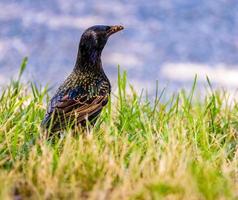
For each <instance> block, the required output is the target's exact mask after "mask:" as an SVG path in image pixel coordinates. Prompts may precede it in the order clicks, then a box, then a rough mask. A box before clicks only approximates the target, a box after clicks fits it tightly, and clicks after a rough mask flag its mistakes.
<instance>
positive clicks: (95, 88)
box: [41, 25, 123, 132]
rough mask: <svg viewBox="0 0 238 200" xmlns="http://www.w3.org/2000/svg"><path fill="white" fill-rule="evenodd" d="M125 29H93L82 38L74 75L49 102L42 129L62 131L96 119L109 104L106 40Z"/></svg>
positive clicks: (105, 27)
mask: <svg viewBox="0 0 238 200" xmlns="http://www.w3.org/2000/svg"><path fill="white" fill-rule="evenodd" d="M122 29H123V27H122V26H102V25H98V26H93V27H90V28H88V29H87V30H86V31H85V32H84V33H83V35H82V37H81V40H80V43H79V50H78V56H77V60H76V64H75V67H74V69H73V71H72V73H71V74H70V75H69V76H68V78H67V79H66V80H65V81H64V83H63V84H62V85H61V86H60V87H59V88H58V90H57V91H56V93H55V95H54V96H53V97H52V99H51V100H50V102H49V105H48V109H47V112H46V115H45V118H44V119H43V121H42V123H41V126H42V127H43V128H45V129H50V131H51V132H55V131H59V130H63V129H64V128H65V127H66V125H67V124H69V123H70V124H72V123H74V124H81V125H83V124H84V123H85V120H86V119H88V120H89V121H92V120H95V119H96V118H97V116H98V115H99V114H100V112H101V110H102V108H103V107H104V106H105V105H106V104H107V101H108V97H109V95H110V92H111V85H110V82H109V80H108V78H107V76H106V75H105V73H104V71H103V68H102V62H101V52H102V50H103V48H104V46H105V44H106V42H107V39H108V38H109V36H110V35H112V34H113V33H116V32H118V31H120V30H122Z"/></svg>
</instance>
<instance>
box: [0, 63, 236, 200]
mask: <svg viewBox="0 0 238 200" xmlns="http://www.w3.org/2000/svg"><path fill="white" fill-rule="evenodd" d="M25 66H26V60H24V62H23V64H22V67H21V70H20V73H19V77H18V78H17V79H16V80H13V81H12V82H11V83H10V84H9V85H8V86H6V87H5V88H3V89H2V91H1V94H0V199H138V200H139V199H238V183H237V181H238V160H237V158H238V148H237V147H238V146H237V134H238V121H237V119H238V116H237V115H238V104H237V103H236V102H233V103H232V104H231V103H229V101H228V94H227V93H226V92H224V91H222V92H221V91H220V92H219V91H213V89H212V85H211V83H210V81H209V80H208V87H207V88H208V91H207V94H206V95H205V97H200V98H198V97H197V96H196V95H195V91H196V79H195V81H194V84H193V86H192V87H191V91H190V92H185V91H181V92H178V93H177V94H174V95H172V96H171V97H170V98H168V99H167V101H165V100H164V101H161V99H162V98H163V95H164V91H162V92H157V93H156V95H155V100H154V102H152V103H151V102H150V101H149V100H148V99H147V98H146V97H145V96H143V95H138V94H136V92H135V91H134V90H133V88H132V87H130V86H128V85H127V83H126V82H127V81H126V74H125V73H123V74H120V71H119V73H118V92H117V94H115V95H112V99H111V101H110V102H109V104H108V105H107V107H106V108H105V109H104V110H103V113H102V115H101V117H100V119H99V120H98V122H97V123H96V126H95V127H94V128H93V129H92V130H88V131H85V132H81V133H78V135H76V136H73V134H72V133H71V132H70V131H68V132H67V134H66V136H65V137H63V138H59V139H56V140H55V141H54V142H52V141H46V140H44V137H43V136H42V134H41V131H40V128H39V124H40V122H41V120H42V118H43V116H44V113H45V107H46V103H45V99H49V97H48V92H47V88H39V87H37V86H36V85H34V84H32V83H28V84H23V83H21V80H20V79H21V75H22V73H23V71H24V68H25ZM128 91H129V92H128Z"/></svg>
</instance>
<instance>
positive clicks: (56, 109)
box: [43, 91, 108, 129]
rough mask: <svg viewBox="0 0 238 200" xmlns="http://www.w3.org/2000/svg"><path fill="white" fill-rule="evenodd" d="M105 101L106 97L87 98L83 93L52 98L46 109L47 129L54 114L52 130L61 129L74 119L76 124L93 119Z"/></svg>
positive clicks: (69, 93) (70, 93)
mask: <svg viewBox="0 0 238 200" xmlns="http://www.w3.org/2000/svg"><path fill="white" fill-rule="evenodd" d="M107 101H108V95H98V96H92V97H89V96H88V95H87V94H85V93H82V92H74V93H72V91H70V92H68V93H66V94H65V95H63V96H62V95H56V96H55V97H53V98H52V100H51V102H50V104H49V107H48V111H47V115H46V118H45V121H47V123H46V124H47V127H48V126H49V122H50V121H51V117H52V114H54V122H53V124H52V125H53V127H52V128H53V129H60V128H61V127H64V126H65V124H66V123H70V122H71V121H72V120H73V119H74V120H75V119H76V120H77V123H80V122H82V121H84V120H85V119H93V118H95V117H96V116H97V114H99V113H100V111H101V110H102V107H103V106H105V105H106V104H107ZM72 116H75V117H72ZM43 123H44V122H43Z"/></svg>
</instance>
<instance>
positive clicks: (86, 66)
mask: <svg viewBox="0 0 238 200" xmlns="http://www.w3.org/2000/svg"><path fill="white" fill-rule="evenodd" d="M75 70H79V71H82V72H83V71H95V72H96V71H101V70H103V69H102V62H101V51H97V50H91V51H80V50H79V52H78V55H77V61H76V64H75Z"/></svg>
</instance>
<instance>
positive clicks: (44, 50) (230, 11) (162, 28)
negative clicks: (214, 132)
mask: <svg viewBox="0 0 238 200" xmlns="http://www.w3.org/2000/svg"><path fill="white" fill-rule="evenodd" d="M95 24H108V25H116V24H119V25H123V26H125V30H124V31H123V32H120V33H118V34H116V35H114V36H113V37H111V38H110V40H109V42H108V44H107V46H106V47H105V49H104V52H103V56H102V59H103V64H104V69H105V71H106V74H107V75H108V77H109V78H110V79H111V80H113V81H112V82H113V83H114V85H115V81H114V80H116V79H117V65H118V64H119V65H120V66H121V68H122V69H123V70H126V71H127V72H128V79H129V81H130V83H132V84H133V85H134V86H135V87H136V88H137V89H141V88H146V89H147V90H148V91H149V92H150V93H153V91H154V90H155V86H156V84H155V83H156V80H159V86H160V87H161V88H162V87H164V86H167V87H168V88H170V89H172V90H177V89H179V88H191V82H192V81H193V79H194V76H195V74H198V80H199V84H200V85H203V84H204V82H205V81H206V75H208V76H209V77H210V79H211V81H212V83H214V84H215V85H216V86H218V87H222V88H223V87H224V88H228V89H229V90H235V89H236V88H237V86H238V0H209V1H208V0H148V1H144V0H130V1H127V0H120V1H111V0H104V1H100V0H88V1H78V0H67V1H66V0H47V1H43V0H34V1H33V0H0V84H4V83H6V82H7V81H8V80H9V79H10V78H11V77H13V76H14V75H15V74H16V73H17V71H18V69H19V66H20V63H21V60H22V58H23V57H24V56H28V57H29V63H28V66H27V71H26V74H25V79H27V80H31V81H35V82H38V83H41V84H42V85H46V84H47V83H49V85H50V86H53V87H54V86H56V85H57V84H59V83H60V82H61V81H63V80H64V79H65V77H66V76H67V75H68V74H69V73H70V72H71V70H72V68H73V66H74V64H75V59H76V54H77V48H78V42H79V39H80V36H81V34H82V33H83V31H84V30H85V29H86V28H88V27H90V26H92V25H95ZM114 88H115V87H114Z"/></svg>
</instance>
